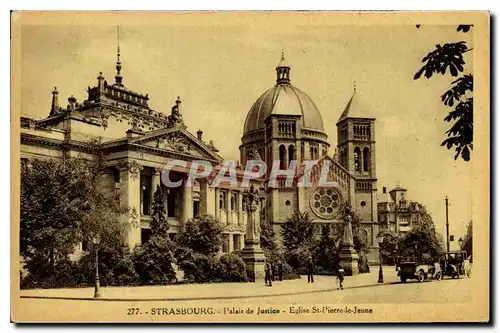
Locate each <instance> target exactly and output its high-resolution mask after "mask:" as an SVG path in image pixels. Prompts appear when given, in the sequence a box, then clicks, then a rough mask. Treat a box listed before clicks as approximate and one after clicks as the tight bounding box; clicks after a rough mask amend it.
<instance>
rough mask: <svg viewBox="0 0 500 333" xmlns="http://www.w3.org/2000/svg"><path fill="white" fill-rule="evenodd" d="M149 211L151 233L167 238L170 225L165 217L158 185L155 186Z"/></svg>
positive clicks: (162, 196) (165, 213)
mask: <svg viewBox="0 0 500 333" xmlns="http://www.w3.org/2000/svg"><path fill="white" fill-rule="evenodd" d="M151 210H152V214H151V222H150V223H149V226H150V228H151V233H152V234H153V235H156V236H163V237H168V229H169V228H170V225H169V223H168V220H167V217H166V216H167V212H166V210H165V202H164V193H163V191H162V189H161V187H160V185H157V187H156V189H155V192H154V194H153V204H152V207H151Z"/></svg>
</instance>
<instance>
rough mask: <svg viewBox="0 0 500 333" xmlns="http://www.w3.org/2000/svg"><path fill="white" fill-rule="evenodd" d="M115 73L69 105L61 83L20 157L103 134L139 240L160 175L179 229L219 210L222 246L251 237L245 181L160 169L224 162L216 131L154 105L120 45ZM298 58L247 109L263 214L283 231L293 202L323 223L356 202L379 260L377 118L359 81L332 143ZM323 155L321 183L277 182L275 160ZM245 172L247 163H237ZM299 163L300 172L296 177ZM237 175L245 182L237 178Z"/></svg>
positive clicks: (72, 146) (65, 154) (71, 153)
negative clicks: (132, 81)
mask: <svg viewBox="0 0 500 333" xmlns="http://www.w3.org/2000/svg"><path fill="white" fill-rule="evenodd" d="M116 70H117V71H116V75H115V78H114V83H108V81H107V80H106V79H105V78H104V76H103V75H102V73H99V75H98V76H97V82H96V85H95V86H94V87H89V88H88V90H87V97H86V99H85V100H84V101H83V102H82V103H79V102H78V101H77V99H76V98H75V97H73V96H70V97H69V98H68V104H67V106H66V107H62V105H61V104H60V101H59V92H58V91H57V88H54V90H53V92H52V103H51V106H50V111H49V112H48V117H47V118H44V119H39V120H37V119H32V118H26V117H22V119H21V163H23V164H26V165H29V160H30V159H32V158H55V159H61V160H63V159H66V158H72V157H81V156H85V146H86V144H87V143H88V142H89V140H95V139H96V138H99V147H100V149H101V151H102V152H103V154H104V156H105V158H106V163H107V166H108V167H109V169H108V170H109V172H108V173H107V174H106V175H105V176H103V181H102V186H103V188H105V189H107V190H109V191H115V192H117V193H119V194H120V200H123V202H125V203H127V204H128V205H129V207H131V208H132V210H133V211H134V212H136V213H137V216H138V217H139V220H140V224H139V225H138V226H137V227H133V228H132V229H131V230H130V233H129V236H128V243H129V245H130V246H131V247H133V246H135V245H137V244H140V243H143V242H145V241H146V240H147V239H148V237H149V236H150V229H149V221H150V220H151V217H150V215H151V203H152V198H153V192H154V190H155V189H156V187H157V185H160V186H162V188H163V190H164V191H163V192H164V200H165V208H166V211H167V215H168V218H169V222H170V225H171V229H170V231H171V237H172V238H175V235H176V234H177V233H178V232H179V231H180V230H181V228H182V225H183V224H184V223H185V222H186V221H188V220H189V219H192V218H194V217H196V216H198V215H200V214H210V215H213V216H215V217H216V218H217V219H218V220H219V221H220V222H221V223H222V225H223V226H224V232H223V239H224V242H223V243H224V245H223V248H222V251H223V252H232V251H236V250H240V249H242V248H243V246H244V234H245V230H246V219H247V216H246V212H245V210H244V209H243V207H244V202H245V195H246V194H245V190H246V188H242V187H239V186H234V185H230V184H226V183H221V184H219V185H217V186H213V184H211V181H210V179H199V180H198V181H197V182H196V183H195V186H194V187H189V186H182V187H167V186H166V185H165V183H164V182H163V181H162V170H163V168H164V167H165V165H167V164H168V163H169V162H171V161H173V160H181V161H185V162H187V163H191V162H193V161H199V160H202V161H206V162H208V163H210V164H211V165H213V166H214V168H215V169H217V168H220V167H221V165H222V163H223V161H224V160H223V158H222V157H221V156H220V155H219V151H218V149H217V148H216V147H215V145H214V142H213V141H208V142H207V141H206V140H205V139H204V138H203V131H201V130H198V131H197V132H196V133H195V134H193V133H191V132H190V131H189V130H188V129H187V127H186V126H185V124H184V121H183V118H182V114H183V113H182V101H181V99H180V98H177V100H176V101H175V102H174V104H173V106H172V107H171V109H170V112H169V113H168V114H166V113H164V112H161V111H158V110H153V109H151V108H150V107H149V105H148V101H149V95H148V94H144V93H140V92H137V91H134V90H131V89H130V88H128V87H126V86H125V85H124V83H123V76H122V74H121V62H120V54H119V52H118V59H117V63H116ZM290 72H291V67H290V66H289V65H288V64H287V63H286V62H285V59H284V57H283V56H282V58H281V60H280V62H279V64H278V66H277V67H276V75H277V79H276V83H275V84H274V86H272V87H271V88H270V89H269V90H267V91H266V92H264V93H263V94H262V95H261V96H260V97H259V98H258V99H257V100H256V102H255V103H254V105H253V106H252V107H251V108H250V110H249V111H248V114H247V117H246V120H245V123H244V124H243V135H242V138H241V145H240V162H241V164H242V165H245V164H246V162H247V161H248V160H260V161H263V162H265V163H266V164H267V165H268V168H267V169H268V173H267V174H266V175H265V176H263V177H261V178H258V179H253V180H251V185H254V187H256V188H259V189H260V197H261V207H260V209H261V217H262V219H265V220H267V221H268V222H270V223H271V224H272V225H273V227H274V229H275V231H276V234H277V236H279V234H280V233H279V229H280V226H281V225H282V224H283V223H284V221H285V219H286V218H287V217H288V216H289V215H290V214H291V213H292V212H293V211H294V210H300V211H307V212H309V213H310V214H311V216H313V217H314V222H315V223H316V225H317V226H318V230H320V228H319V227H320V226H322V225H326V224H332V223H343V221H340V220H339V216H338V215H339V214H338V208H339V207H340V205H341V203H343V202H348V203H349V204H350V205H351V206H352V207H353V209H354V210H355V211H356V213H357V214H358V215H359V216H360V217H361V220H362V221H361V223H362V230H363V235H364V237H365V238H366V241H367V243H368V245H369V247H370V249H371V251H370V254H369V260H370V261H372V262H376V261H377V260H378V244H377V243H376V235H377V234H378V221H377V218H378V216H379V215H378V214H377V179H376V162H375V119H374V118H367V117H361V116H359V115H357V114H356V113H357V111H358V110H357V105H358V102H359V98H358V96H357V94H356V91H355V90H354V93H353V95H352V97H351V99H350V100H349V101H348V103H347V105H346V107H345V109H344V111H343V112H342V113H341V116H340V118H339V120H338V122H337V124H336V125H337V149H336V152H337V151H338V154H337V153H334V154H333V155H332V154H331V153H330V143H329V141H328V136H327V134H326V133H325V130H324V124H323V119H322V116H321V113H320V112H319V110H318V108H317V107H316V105H315V104H314V102H313V100H312V99H311V98H310V97H309V96H308V95H307V94H306V93H304V92H303V91H302V90H300V89H298V88H296V87H295V86H293V85H292V84H291V76H290ZM310 160H313V161H318V163H317V164H316V165H315V166H314V167H313V168H312V172H311V179H312V183H313V186H311V187H301V186H291V187H290V186H285V181H284V180H278V181H277V182H276V183H270V182H269V173H270V172H271V169H272V168H271V165H272V163H273V161H279V168H280V169H283V170H285V169H287V167H288V166H289V165H290V162H291V161H296V163H298V164H299V165H300V164H301V163H303V162H304V161H310ZM325 166H327V175H326V178H327V180H328V181H332V182H335V184H336V185H335V186H331V187H321V186H319V185H318V179H319V178H320V176H321V175H320V173H321V170H322V168H323V167H325ZM188 172H189V165H188V166H187V167H182V166H179V167H176V168H174V169H172V171H171V172H170V178H171V179H173V180H176V179H178V180H181V179H186V177H187V175H188ZM236 173H237V177H238V179H239V180H241V179H242V177H243V171H242V170H241V168H237V170H236ZM301 177H304V176H303V175H301V174H300V172H299V173H298V174H297V175H296V176H295V177H294V182H296V183H294V185H297V184H298V183H299V182H300V180H301ZM238 183H239V182H238Z"/></svg>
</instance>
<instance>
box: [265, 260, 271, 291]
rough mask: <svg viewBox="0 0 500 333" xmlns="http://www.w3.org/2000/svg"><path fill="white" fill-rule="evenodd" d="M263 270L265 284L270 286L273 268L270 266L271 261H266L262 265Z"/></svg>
mask: <svg viewBox="0 0 500 333" xmlns="http://www.w3.org/2000/svg"><path fill="white" fill-rule="evenodd" d="M264 272H265V281H266V286H268V287H272V286H273V280H272V275H273V268H272V266H271V263H270V262H269V261H266V264H265V266H264Z"/></svg>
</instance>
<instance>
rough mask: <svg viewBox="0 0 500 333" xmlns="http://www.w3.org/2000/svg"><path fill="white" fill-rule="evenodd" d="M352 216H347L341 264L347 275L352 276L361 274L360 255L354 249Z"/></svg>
mask: <svg viewBox="0 0 500 333" xmlns="http://www.w3.org/2000/svg"><path fill="white" fill-rule="evenodd" d="M351 219H352V217H351V215H349V214H348V215H346V217H345V220H346V221H345V226H344V236H343V238H342V249H341V250H340V254H339V257H340V264H341V265H342V268H343V269H344V271H345V275H348V276H351V275H356V274H358V273H359V266H358V259H359V257H358V253H357V252H356V250H355V249H354V241H353V236H352V225H351Z"/></svg>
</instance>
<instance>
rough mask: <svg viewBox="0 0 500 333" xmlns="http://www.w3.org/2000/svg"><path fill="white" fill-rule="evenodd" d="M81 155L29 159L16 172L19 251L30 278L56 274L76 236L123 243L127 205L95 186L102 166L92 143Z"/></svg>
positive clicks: (80, 238) (75, 241)
mask: <svg viewBox="0 0 500 333" xmlns="http://www.w3.org/2000/svg"><path fill="white" fill-rule="evenodd" d="M89 147H90V148H89V151H88V152H89V153H90V154H89V155H87V156H86V158H72V159H68V160H66V161H59V160H48V159H45V160H39V159H33V160H32V161H31V166H30V167H27V168H24V169H23V170H22V171H21V209H20V212H21V226H20V227H21V230H20V245H21V247H20V252H21V256H22V257H23V260H24V261H25V264H26V267H25V268H26V269H27V270H28V272H29V273H30V274H31V278H32V279H36V278H38V279H39V280H44V279H48V278H50V277H52V276H54V275H57V272H56V271H55V269H56V267H58V264H57V263H58V262H64V261H67V260H68V256H69V255H70V254H71V253H73V252H74V251H75V249H76V246H77V245H78V244H79V242H81V241H90V242H92V241H93V240H94V239H96V237H97V236H99V238H100V243H101V244H102V245H103V246H106V245H108V246H113V245H118V244H123V242H124V238H125V235H126V231H127V229H128V228H129V226H130V225H129V223H128V221H126V220H125V219H123V218H122V216H123V215H124V214H126V213H127V212H128V210H129V209H128V207H126V206H122V205H120V202H119V198H118V196H117V195H116V194H115V193H114V192H112V193H109V192H106V191H105V190H104V189H103V188H102V187H101V186H99V185H100V181H101V177H102V175H103V173H104V172H105V170H106V167H105V165H104V162H103V159H102V156H101V155H100V154H99V152H98V150H97V149H95V148H94V147H95V146H94V145H93V144H90V145H89Z"/></svg>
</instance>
